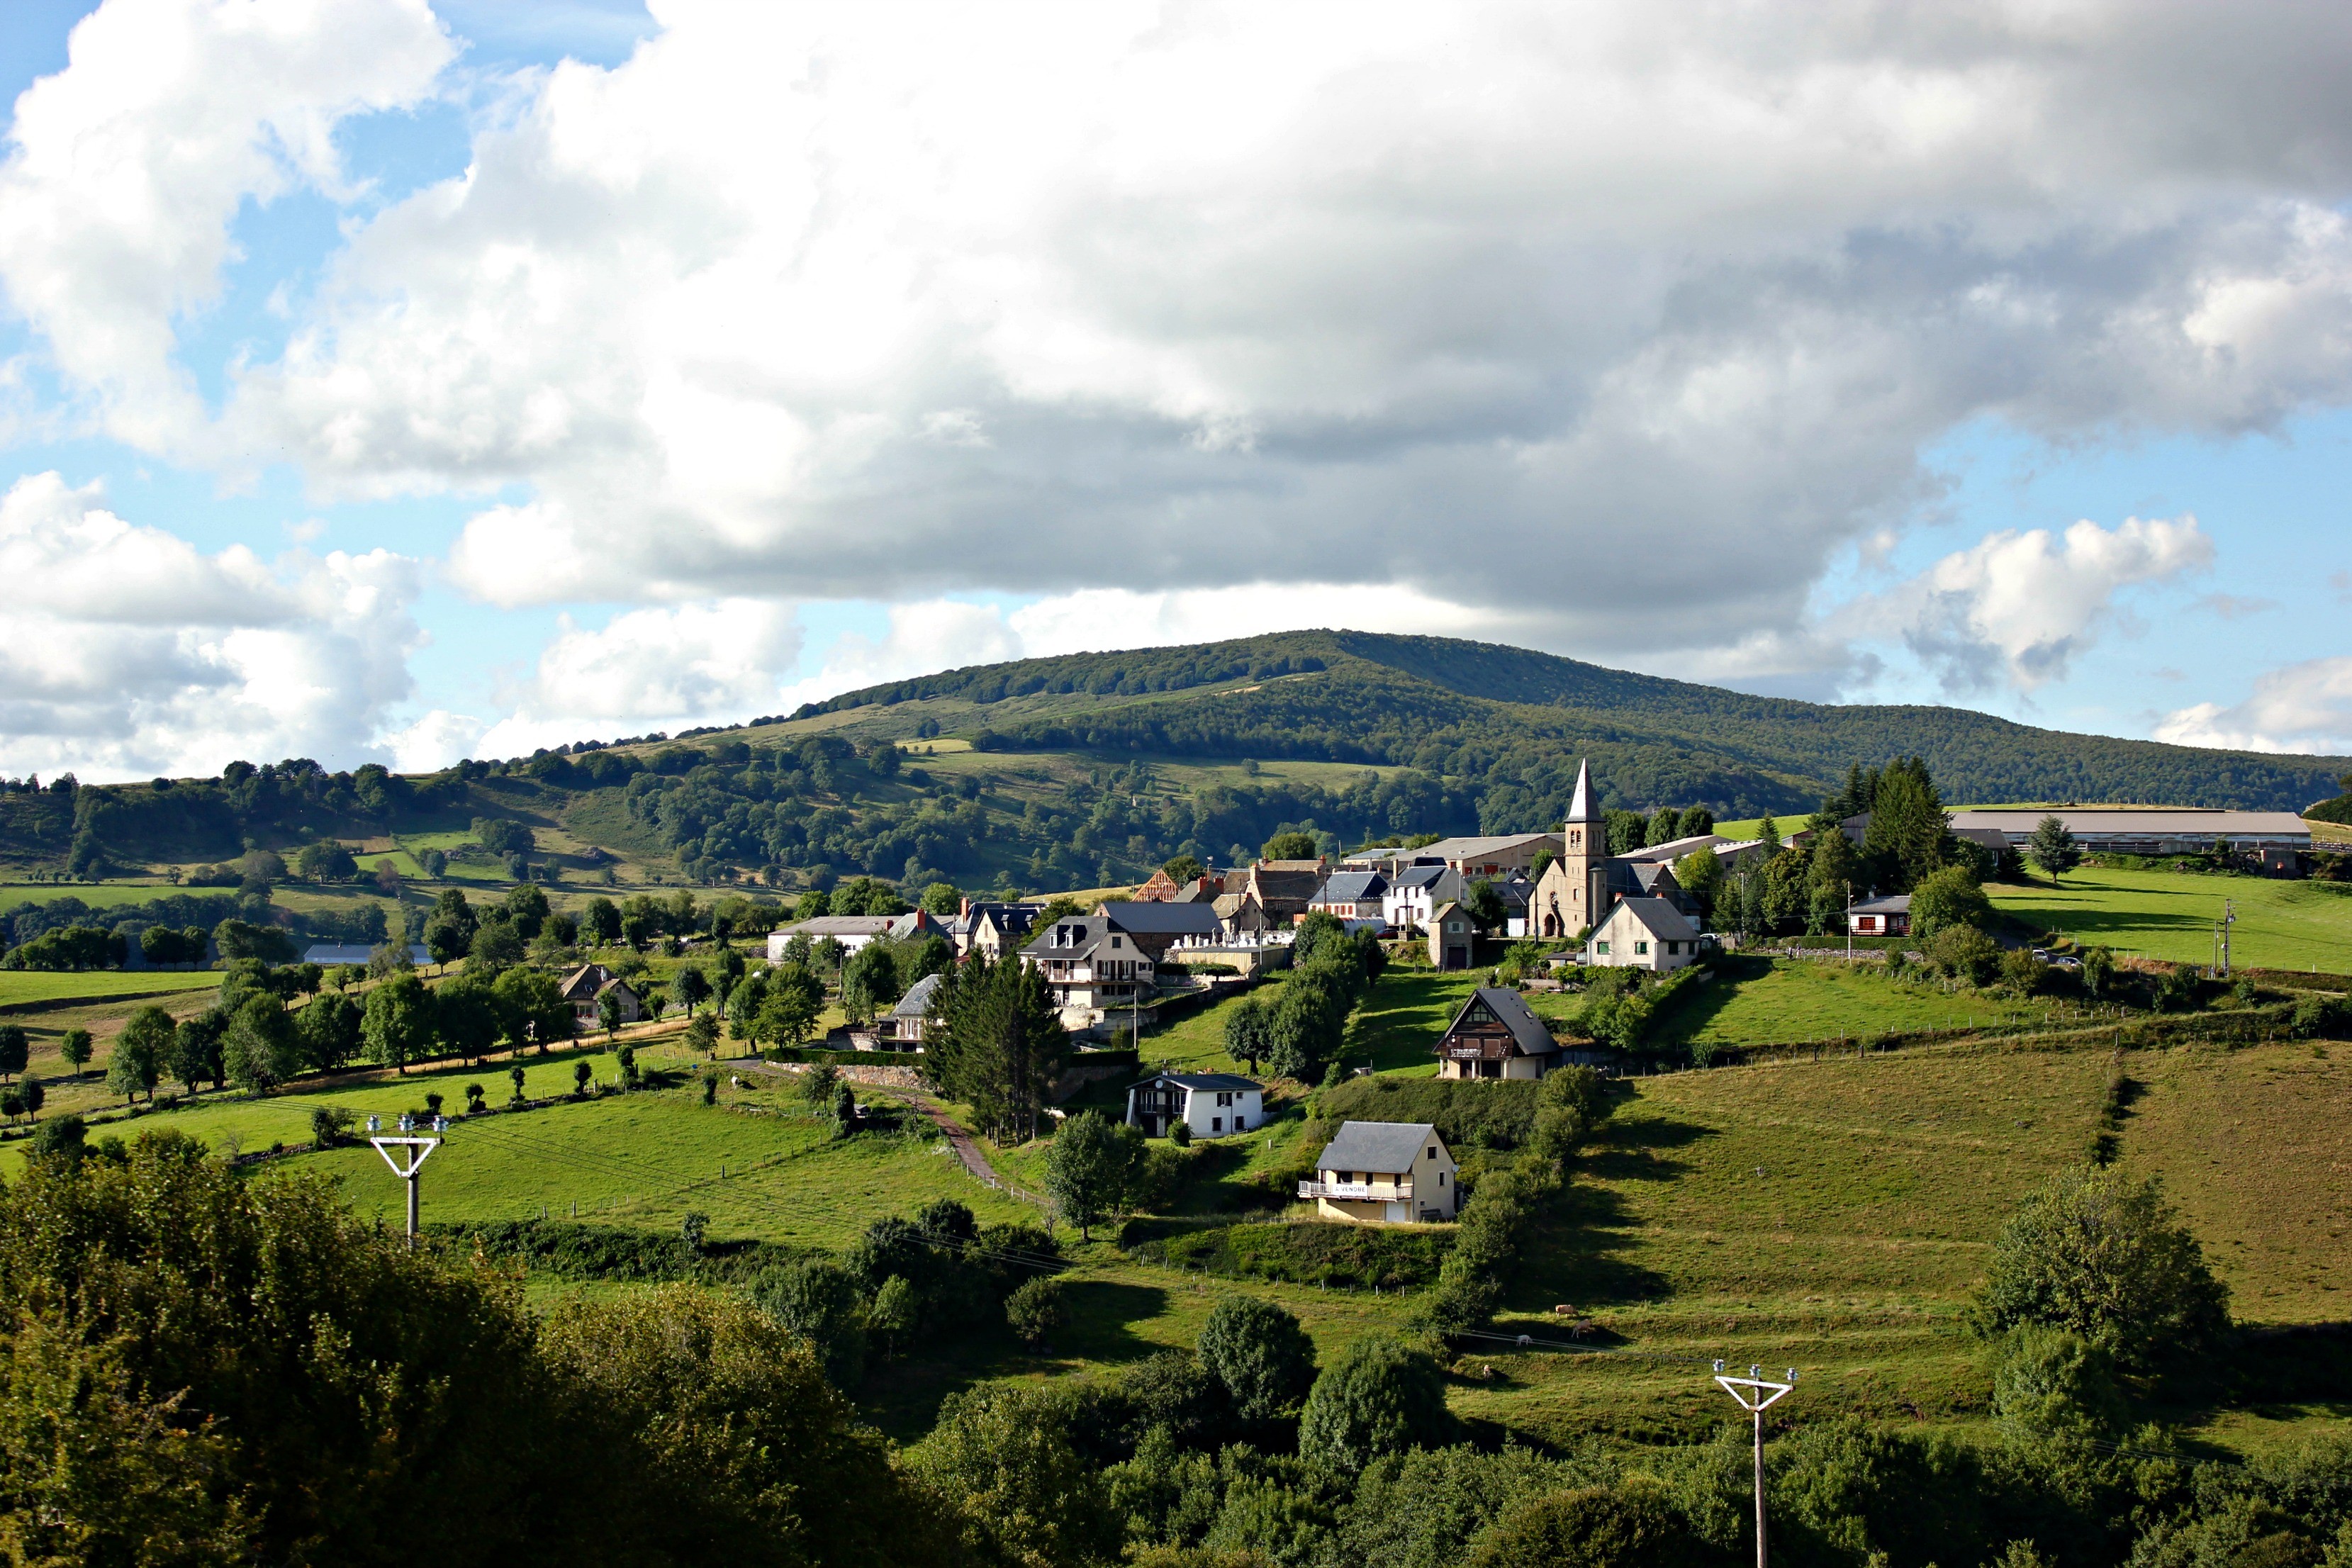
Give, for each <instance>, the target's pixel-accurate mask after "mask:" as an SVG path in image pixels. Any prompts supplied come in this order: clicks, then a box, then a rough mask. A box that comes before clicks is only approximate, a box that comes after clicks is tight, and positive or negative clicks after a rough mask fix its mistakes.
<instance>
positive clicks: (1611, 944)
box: [1584, 898, 1698, 973]
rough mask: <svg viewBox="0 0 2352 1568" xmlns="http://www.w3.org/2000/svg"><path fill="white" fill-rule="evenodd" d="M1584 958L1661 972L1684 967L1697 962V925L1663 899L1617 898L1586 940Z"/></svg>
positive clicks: (1600, 964)
mask: <svg viewBox="0 0 2352 1568" xmlns="http://www.w3.org/2000/svg"><path fill="white" fill-rule="evenodd" d="M1584 962H1585V963H1589V964H1592V965H1594V966H1596V967H1599V968H1603V969H1650V970H1656V971H1659V972H1661V973H1663V972H1664V971H1666V970H1670V969H1684V968H1687V967H1688V966H1690V965H1691V964H1694V963H1697V962H1698V927H1697V926H1696V925H1694V924H1692V923H1691V920H1690V917H1689V916H1687V915H1685V914H1684V913H1683V912H1682V910H1678V909H1676V908H1675V906H1674V905H1672V904H1670V903H1668V902H1667V901H1666V900H1664V899H1644V898H1627V899H1620V900H1617V903H1616V906H1615V907H1614V908H1613V909H1612V910H1610V911H1609V913H1608V915H1607V917H1606V918H1605V919H1603V920H1602V921H1601V923H1600V924H1599V925H1598V926H1595V927H1594V928H1593V931H1592V934H1591V937H1590V938H1588V939H1587V940H1586V942H1585V943H1584Z"/></svg>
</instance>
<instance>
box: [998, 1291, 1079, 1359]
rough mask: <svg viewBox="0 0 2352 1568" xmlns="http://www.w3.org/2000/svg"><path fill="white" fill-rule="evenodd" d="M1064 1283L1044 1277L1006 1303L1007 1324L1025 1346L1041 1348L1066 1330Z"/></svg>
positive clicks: (1009, 1298) (1016, 1293) (1008, 1299)
mask: <svg viewBox="0 0 2352 1568" xmlns="http://www.w3.org/2000/svg"><path fill="white" fill-rule="evenodd" d="M1063 1319H1064V1312H1063V1306H1062V1282H1061V1281H1060V1280H1059V1279H1055V1278H1054V1277H1053V1276H1052V1275H1050V1274H1045V1275H1040V1276H1038V1277H1037V1278H1036V1279H1032V1280H1030V1281H1029V1282H1028V1283H1027V1284H1025V1285H1024V1286H1022V1287H1021V1288H1020V1289H1017V1290H1015V1291H1013V1294H1012V1295H1010V1296H1007V1297H1006V1298H1005V1299H1004V1321H1005V1324H1006V1326H1007V1327H1009V1328H1011V1329H1012V1331H1013V1336H1014V1337H1015V1338H1017V1339H1018V1340H1020V1342H1022V1343H1023V1344H1025V1345H1032V1346H1034V1345H1041V1344H1043V1343H1045V1342H1046V1341H1047V1340H1048V1339H1051V1338H1052V1337H1053V1335H1054V1332H1055V1330H1057V1329H1059V1328H1060V1327H1061V1326H1062V1323H1063Z"/></svg>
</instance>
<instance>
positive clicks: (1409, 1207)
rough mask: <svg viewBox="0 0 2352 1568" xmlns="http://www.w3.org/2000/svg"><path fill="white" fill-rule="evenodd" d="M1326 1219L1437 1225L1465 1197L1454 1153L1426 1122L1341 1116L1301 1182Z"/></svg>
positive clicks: (1306, 1195) (1301, 1189)
mask: <svg viewBox="0 0 2352 1568" xmlns="http://www.w3.org/2000/svg"><path fill="white" fill-rule="evenodd" d="M1298 1195H1299V1196H1300V1197H1301V1198H1309V1199H1312V1200H1314V1204H1315V1212H1316V1214H1317V1215H1319V1216H1320V1217H1322V1218H1324V1219H1341V1220H1349V1221H1352V1222H1353V1223H1355V1224H1358V1225H1411V1224H1415V1223H1420V1224H1436V1223H1439V1222H1442V1221H1444V1220H1450V1219H1452V1218H1453V1217H1454V1213H1455V1211H1456V1209H1457V1207H1458V1203H1459V1199H1460V1197H1461V1189H1460V1185H1459V1183H1458V1181H1457V1172H1456V1169H1455V1166H1454V1156H1453V1155H1452V1154H1450V1153H1448V1152H1446V1148H1445V1140H1444V1139H1443V1138H1441V1137H1439V1136H1438V1135H1437V1129H1436V1128H1435V1127H1433V1126H1432V1125H1431V1124H1430V1123H1428V1122H1426V1121H1343V1122H1341V1123H1340V1124H1339V1135H1338V1136H1337V1137H1335V1138H1333V1139H1332V1140H1331V1142H1328V1143H1327V1144H1325V1145H1324V1148H1323V1152H1322V1153H1320V1154H1318V1155H1317V1156H1316V1158H1315V1174H1314V1176H1313V1177H1312V1178H1311V1179H1309V1180H1307V1181H1303V1182H1301V1183H1299V1184H1298Z"/></svg>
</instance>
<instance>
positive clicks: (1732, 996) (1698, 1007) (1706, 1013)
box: [1650, 954, 1772, 1046]
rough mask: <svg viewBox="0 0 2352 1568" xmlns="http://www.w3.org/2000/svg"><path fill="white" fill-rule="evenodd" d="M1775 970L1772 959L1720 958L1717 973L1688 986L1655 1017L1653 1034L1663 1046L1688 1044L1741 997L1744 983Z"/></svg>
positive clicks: (1651, 1025) (1740, 956) (1651, 1027)
mask: <svg viewBox="0 0 2352 1568" xmlns="http://www.w3.org/2000/svg"><path fill="white" fill-rule="evenodd" d="M1769 973H1772V961H1771V960H1770V959H1769V958H1757V957H1753V956H1749V955H1743V954H1731V955H1728V956H1727V957H1724V958H1720V959H1717V961H1716V963H1715V974H1714V977H1713V978H1712V979H1709V980H1707V981H1706V983H1705V984H1693V985H1685V986H1684V987H1683V988H1682V989H1681V990H1679V991H1677V992H1676V993H1675V995H1674V997H1673V998H1672V1000H1670V1001H1669V1002H1668V1003H1667V1005H1666V1010H1665V1012H1664V1015H1663V1016H1656V1017H1654V1018H1653V1019H1652V1020H1651V1024H1650V1037H1651V1039H1652V1040H1654V1041H1655V1042H1656V1043H1658V1044H1660V1045H1666V1046H1686V1045H1688V1044H1689V1043H1690V1042H1691V1041H1693V1040H1694V1039H1696V1038H1697V1037H1699V1036H1700V1035H1702V1034H1704V1033H1705V1032H1706V1026H1708V1025H1710V1024H1712V1023H1714V1022H1715V1020H1716V1018H1717V1016H1718V1015H1719V1014H1721V1013H1722V1012H1723V1010H1724V1009H1725V1008H1727V1007H1728V1006H1730V1005H1731V1004H1732V1003H1733V1002H1735V1001H1737V1000H1738V996H1739V987H1740V986H1741V985H1742V984H1747V983H1749V982H1753V981H1758V980H1761V979H1763V978H1764V977H1765V976H1766V975H1768V974H1769Z"/></svg>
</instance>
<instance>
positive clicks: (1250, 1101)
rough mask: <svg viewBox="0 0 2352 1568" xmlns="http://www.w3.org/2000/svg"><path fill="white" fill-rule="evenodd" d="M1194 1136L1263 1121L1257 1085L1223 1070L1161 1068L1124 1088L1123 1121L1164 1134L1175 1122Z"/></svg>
mask: <svg viewBox="0 0 2352 1568" xmlns="http://www.w3.org/2000/svg"><path fill="white" fill-rule="evenodd" d="M1180 1121H1181V1122H1182V1123H1183V1124H1184V1125H1185V1126H1187V1127H1189V1128H1191V1129H1192V1136H1193V1137H1195V1138H1226V1137H1231V1136H1232V1135H1233V1134H1234V1133H1236V1132H1246V1131H1249V1130H1250V1129H1251V1128H1253V1127H1262V1126H1264V1125H1265V1102H1264V1100H1263V1099H1262V1097H1261V1092H1260V1090H1259V1089H1258V1086H1257V1085H1256V1084H1255V1083H1252V1082H1251V1081H1250V1080H1249V1079H1245V1078H1243V1077H1241V1076H1239V1075H1238V1074H1234V1073H1229V1072H1163V1073H1161V1074H1160V1075H1159V1076H1158V1077H1156V1078H1148V1079H1144V1080H1143V1081H1142V1082H1141V1083H1139V1084H1137V1085H1136V1086H1135V1087H1134V1088H1133V1089H1129V1090H1128V1091H1127V1124H1128V1125H1129V1127H1140V1128H1142V1129H1143V1131H1144V1133H1145V1135H1146V1136H1147V1137H1151V1138H1165V1137H1166V1136H1168V1130H1169V1129H1170V1128H1171V1127H1173V1126H1174V1125H1176V1124H1177V1123H1178V1122H1180Z"/></svg>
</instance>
